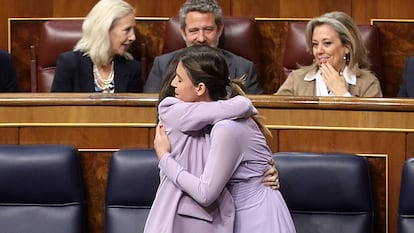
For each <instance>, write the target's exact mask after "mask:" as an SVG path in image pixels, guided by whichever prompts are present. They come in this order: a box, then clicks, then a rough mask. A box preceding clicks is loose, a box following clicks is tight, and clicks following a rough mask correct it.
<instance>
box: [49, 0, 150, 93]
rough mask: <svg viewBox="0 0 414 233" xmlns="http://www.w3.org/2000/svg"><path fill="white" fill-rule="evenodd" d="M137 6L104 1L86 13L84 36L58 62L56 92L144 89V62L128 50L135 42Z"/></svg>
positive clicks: (109, 91) (54, 84) (54, 87)
mask: <svg viewBox="0 0 414 233" xmlns="http://www.w3.org/2000/svg"><path fill="white" fill-rule="evenodd" d="M135 25H136V22H135V9H134V8H133V7H132V6H131V5H130V4H128V3H127V2H125V1H123V0H101V1H99V2H98V3H97V4H96V5H95V6H94V7H93V8H92V10H91V11H90V12H89V14H88V15H87V16H86V18H85V20H84V22H83V25H82V32H83V35H82V38H81V39H80V40H79V41H78V43H77V44H76V46H75V48H74V50H73V51H70V52H66V53H63V54H61V55H60V56H59V58H58V61H57V68H56V73H55V77H54V80H53V84H52V91H55V92H103V93H113V92H141V91H142V86H143V84H142V80H141V65H140V64H139V62H137V61H136V60H134V59H133V57H132V55H131V54H130V53H128V49H129V47H130V46H131V44H132V43H133V42H134V41H135V39H136V37H135V31H134V30H135Z"/></svg>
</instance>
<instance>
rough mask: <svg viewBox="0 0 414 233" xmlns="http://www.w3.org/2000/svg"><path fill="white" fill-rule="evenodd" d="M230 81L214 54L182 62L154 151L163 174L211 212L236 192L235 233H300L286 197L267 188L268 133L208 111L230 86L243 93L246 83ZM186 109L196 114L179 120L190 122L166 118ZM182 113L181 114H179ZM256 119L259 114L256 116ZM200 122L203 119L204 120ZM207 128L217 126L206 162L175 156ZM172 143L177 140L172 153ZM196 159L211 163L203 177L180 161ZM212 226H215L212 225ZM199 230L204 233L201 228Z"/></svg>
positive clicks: (191, 52)
mask: <svg viewBox="0 0 414 233" xmlns="http://www.w3.org/2000/svg"><path fill="white" fill-rule="evenodd" d="M227 77H228V70H227V66H226V63H225V61H224V58H223V57H222V56H221V55H220V54H219V53H218V52H217V50H215V49H213V48H209V47H207V46H193V47H190V48H188V49H187V51H186V52H185V54H184V55H183V56H182V57H181V58H180V62H179V64H178V66H177V69H176V76H175V78H174V80H173V81H172V82H171V85H172V86H173V87H174V89H175V90H174V93H175V97H176V98H166V99H164V100H163V101H162V102H161V103H160V106H159V114H160V125H159V126H158V127H157V134H156V138H155V140H154V145H155V149H156V151H157V155H158V157H159V159H160V164H159V167H160V170H161V173H162V174H163V175H164V177H166V178H165V179H168V180H169V181H170V182H172V183H173V184H174V185H175V186H176V187H178V188H180V189H181V190H182V191H184V193H186V194H187V195H189V196H191V198H192V199H191V200H193V201H194V200H195V201H196V202H197V203H199V204H200V205H202V206H205V207H208V206H210V205H211V204H213V203H216V202H217V201H221V200H223V192H225V191H226V192H227V191H228V192H230V194H231V197H232V199H233V201H234V207H235V216H234V217H235V218H234V229H233V232H237V233H239V232H246V233H247V232H249V233H250V232H261V233H266V232H269V233H270V232H280V233H281V232H286V233H290V232H295V228H294V225H293V221H292V218H291V216H290V213H289V210H288V208H287V206H286V204H285V202H284V200H283V197H282V196H281V193H280V192H279V191H277V190H272V189H269V188H266V187H264V186H263V185H262V179H263V178H262V176H263V172H264V171H266V169H268V168H269V161H270V160H271V158H272V153H271V151H270V149H269V147H268V146H267V144H266V139H265V137H264V135H263V133H262V131H261V129H264V128H263V127H262V125H261V124H260V123H259V122H258V121H257V120H255V118H254V117H247V118H246V117H242V115H239V116H238V117H237V118H233V119H226V120H222V119H223V117H222V116H220V111H218V110H217V108H214V109H210V108H208V107H207V106H205V105H206V104H207V103H215V102H217V101H216V100H222V99H226V97H227V91H226V87H228V86H231V87H232V89H233V92H236V93H243V91H242V89H241V87H242V86H241V85H240V83H239V84H237V82H236V81H230V80H229V79H228V78H227ZM238 98H241V97H238ZM219 102H220V101H219ZM224 102H225V101H224ZM182 106H185V108H186V109H192V111H186V114H181V115H179V116H182V115H185V117H186V118H187V119H186V122H184V121H182V120H181V119H180V118H179V119H177V118H176V117H177V115H175V117H173V116H174V115H172V114H171V115H165V114H164V111H166V110H168V108H176V109H178V108H179V107H181V108H184V107H182ZM178 113H180V112H176V114H178ZM251 113H253V114H254V113H255V111H252V112H251ZM253 114H251V115H253ZM244 115H246V114H244ZM251 115H250V116H251ZM200 116H202V119H199V118H198V117H200ZM216 116H218V117H216ZM210 118H212V119H216V120H215V121H212V120H211V119H210ZM205 119H208V120H207V121H206V120H205ZM220 120H222V121H220ZM172 121H176V122H179V123H181V124H185V125H186V127H187V129H186V131H187V132H189V133H188V134H187V136H186V137H184V138H177V137H176V136H177V135H175V134H174V132H175V130H176V129H174V128H171V124H170V122H172ZM206 122H209V123H213V124H214V126H212V129H211V132H210V134H209V136H210V137H209V140H208V141H205V143H209V145H210V146H209V147H205V148H204V150H208V155H207V156H204V154H205V153H206V151H177V150H175V148H176V147H177V144H178V145H179V144H183V143H184V144H186V143H188V139H189V138H193V137H196V138H197V137H198V136H199V135H197V133H200V132H203V131H205V130H206V128H205V127H204V126H205V125H206V124H205V123H206ZM207 124H208V123H207ZM209 129H210V127H207V130H209ZM166 133H167V134H168V137H167V135H166ZM168 138H169V139H170V140H171V148H170V143H169V141H168ZM195 156H197V159H198V160H203V159H205V166H204V167H203V168H204V169H203V170H202V172H199V173H195V172H193V171H191V169H188V166H187V165H186V164H185V163H182V161H180V159H181V158H182V157H186V158H192V157H195ZM223 190H224V191H223ZM164 195H168V194H166V193H164ZM226 198H227V196H226ZM194 211H197V210H196V209H191V206H187V208H185V211H183V212H181V214H186V213H192V212H194ZM219 213H220V214H222V215H223V216H224V217H226V216H227V217H228V219H225V218H222V220H224V221H222V222H218V223H217V225H216V227H217V228H220V227H221V226H222V225H220V224H222V223H226V221H231V220H233V215H232V213H231V212H220V211H219ZM212 225H215V223H214V222H212ZM177 227H178V228H175V230H176V231H174V232H181V231H180V230H185V229H187V228H188V227H190V226H189V225H177ZM196 229H197V231H198V232H204V229H203V228H201V227H200V228H196ZM227 232H232V231H227Z"/></svg>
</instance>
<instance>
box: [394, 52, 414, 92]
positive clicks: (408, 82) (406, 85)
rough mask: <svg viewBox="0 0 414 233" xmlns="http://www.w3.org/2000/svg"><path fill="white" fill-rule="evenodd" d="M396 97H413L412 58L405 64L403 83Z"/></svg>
mask: <svg viewBox="0 0 414 233" xmlns="http://www.w3.org/2000/svg"><path fill="white" fill-rule="evenodd" d="M398 97H414V56H411V57H408V59H407V62H406V63H405V69H404V75H403V81H402V83H401V86H400V90H399V91H398Z"/></svg>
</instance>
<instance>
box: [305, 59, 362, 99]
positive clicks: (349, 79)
mask: <svg viewBox="0 0 414 233" xmlns="http://www.w3.org/2000/svg"><path fill="white" fill-rule="evenodd" d="M342 76H343V77H344V79H345V83H346V89H348V87H349V85H355V84H356V75H355V74H354V73H352V71H351V70H350V69H348V66H345V69H344V72H343V73H342ZM304 80H305V81H307V82H310V81H313V80H315V81H316V96H335V94H334V93H332V92H331V91H329V90H328V87H327V86H326V83H325V81H324V80H323V78H322V74H321V72H316V73H313V74H307V75H306V76H305V78H304ZM344 96H352V95H351V94H350V93H349V91H347V92H346V94H345V95H344Z"/></svg>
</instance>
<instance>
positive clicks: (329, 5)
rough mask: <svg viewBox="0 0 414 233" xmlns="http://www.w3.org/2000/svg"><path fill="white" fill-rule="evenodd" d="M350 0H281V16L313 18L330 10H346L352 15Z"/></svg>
mask: <svg viewBox="0 0 414 233" xmlns="http://www.w3.org/2000/svg"><path fill="white" fill-rule="evenodd" d="M352 3H353V1H349V0H306V1H303V0H280V17H283V18H313V17H316V16H319V15H321V14H323V13H325V12H329V11H334V10H335V11H344V12H346V13H348V14H349V15H352V12H351V6H352Z"/></svg>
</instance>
